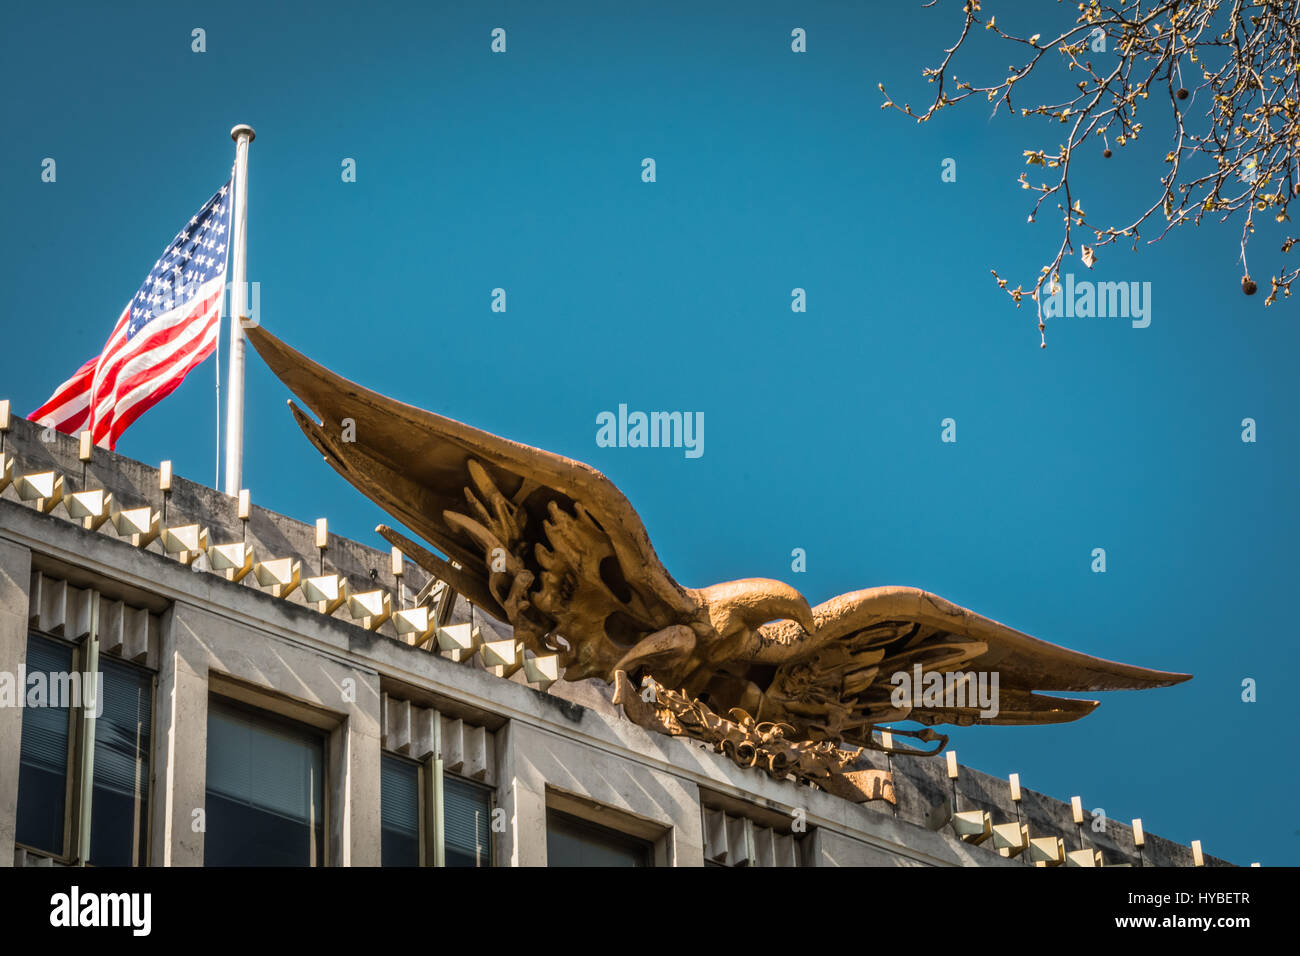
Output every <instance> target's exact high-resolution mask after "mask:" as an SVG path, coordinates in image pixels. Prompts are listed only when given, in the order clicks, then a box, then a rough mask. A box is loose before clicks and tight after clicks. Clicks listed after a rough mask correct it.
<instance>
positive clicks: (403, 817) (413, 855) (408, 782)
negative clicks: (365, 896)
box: [379, 754, 423, 866]
mask: <svg viewBox="0 0 1300 956" xmlns="http://www.w3.org/2000/svg"><path fill="white" fill-rule="evenodd" d="M420 777H421V774H420V765H419V764H418V763H416V762H415V761H413V760H404V759H402V758H401V757H395V756H392V755H390V754H384V756H383V763H382V764H381V765H380V768H379V803H380V810H379V816H380V822H381V826H382V833H381V837H380V839H381V840H382V843H381V845H380V862H381V864H382V865H383V866H419V865H420V864H421V863H422V862H423V859H422V856H423V854H421V852H420V831H421V826H420V820H421V813H420V809H421V808H420Z"/></svg>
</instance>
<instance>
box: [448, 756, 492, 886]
mask: <svg viewBox="0 0 1300 956" xmlns="http://www.w3.org/2000/svg"><path fill="white" fill-rule="evenodd" d="M442 799H443V808H442V829H443V833H444V835H445V836H444V839H445V842H446V850H445V853H446V861H447V866H491V865H492V840H491V837H490V836H489V833H488V820H489V818H490V817H491V815H492V793H491V791H490V790H488V789H487V788H486V787H480V786H476V785H475V784H472V783H470V782H469V781H468V780H461V779H459V778H458V777H452V776H444V777H443V781H442Z"/></svg>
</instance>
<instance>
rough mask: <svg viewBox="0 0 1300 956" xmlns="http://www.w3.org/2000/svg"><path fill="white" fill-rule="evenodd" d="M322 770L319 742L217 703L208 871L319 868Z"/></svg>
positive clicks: (212, 716) (211, 713) (211, 716)
mask: <svg viewBox="0 0 1300 956" xmlns="http://www.w3.org/2000/svg"><path fill="white" fill-rule="evenodd" d="M324 765H325V760H324V753H323V748H322V745H321V738H320V735H319V734H316V733H313V732H311V731H309V730H306V729H301V730H300V729H298V728H296V727H290V726H288V725H285V724H281V723H279V722H276V721H271V720H264V719H262V718H260V717H258V716H257V715H255V714H251V713H247V712H245V711H243V710H239V709H235V708H231V707H228V706H226V705H224V704H222V703H219V702H216V701H214V702H213V703H212V705H211V706H210V707H209V708H208V769H207V774H208V779H207V806H206V810H207V814H206V818H207V820H206V822H207V827H206V832H205V834H204V840H203V862H204V865H205V866H310V865H313V864H314V865H320V864H321V863H322V861H323V859H324V857H323V852H324V848H323V843H324V838H325V821H324V806H325V804H324V797H323V794H324V787H323V785H322V782H321V776H322V773H323V770H324Z"/></svg>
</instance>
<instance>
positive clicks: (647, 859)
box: [546, 809, 653, 866]
mask: <svg viewBox="0 0 1300 956" xmlns="http://www.w3.org/2000/svg"><path fill="white" fill-rule="evenodd" d="M652 850H653V845H652V844H651V843H649V842H648V841H646V840H640V839H637V838H636V837H634V836H629V835H628V834H626V833H620V832H619V831H618V830H611V829H609V828H608V827H603V826H600V825H598V824H595V823H591V822H589V821H587V820H583V819H581V818H579V817H574V816H570V815H569V814H567V813H561V812H560V811H558V810H553V809H548V810H547V811H546V865H547V866H650V865H651V853H652Z"/></svg>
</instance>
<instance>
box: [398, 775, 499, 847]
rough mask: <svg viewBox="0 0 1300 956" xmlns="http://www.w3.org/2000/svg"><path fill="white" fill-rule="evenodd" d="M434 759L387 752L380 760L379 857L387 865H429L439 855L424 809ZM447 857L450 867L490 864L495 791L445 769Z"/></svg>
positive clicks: (443, 797) (443, 827)
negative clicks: (418, 759) (421, 760)
mask: <svg viewBox="0 0 1300 956" xmlns="http://www.w3.org/2000/svg"><path fill="white" fill-rule="evenodd" d="M435 772H436V771H435V767H434V762H433V761H429V762H428V763H427V764H424V765H422V764H419V763H417V762H415V761H414V760H409V759H407V758H405V757H399V756H397V755H395V754H389V753H386V754H384V755H383V760H382V763H381V765H380V804H381V807H380V819H381V824H382V830H381V839H382V841H383V842H382V845H381V861H382V865H384V866H426V865H431V864H432V862H433V860H434V859H435V857H436V847H435V846H434V843H433V839H432V833H431V832H430V831H431V824H430V821H429V820H428V818H427V817H426V814H425V807H426V806H427V805H428V804H429V802H430V799H426V798H425V793H426V791H425V788H426V787H427V786H428V785H429V782H430V781H431V780H432V776H433V774H434V773H435ZM442 801H443V808H442V818H443V821H442V829H443V861H444V865H446V866H460V867H477V866H491V865H492V840H491V834H490V827H489V821H490V819H491V814H492V791H491V790H490V789H488V788H487V787H483V786H479V785H478V784H474V783H471V782H470V781H468V780H462V779H460V778H459V777H454V776H451V775H450V774H445V773H444V774H443V784H442Z"/></svg>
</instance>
